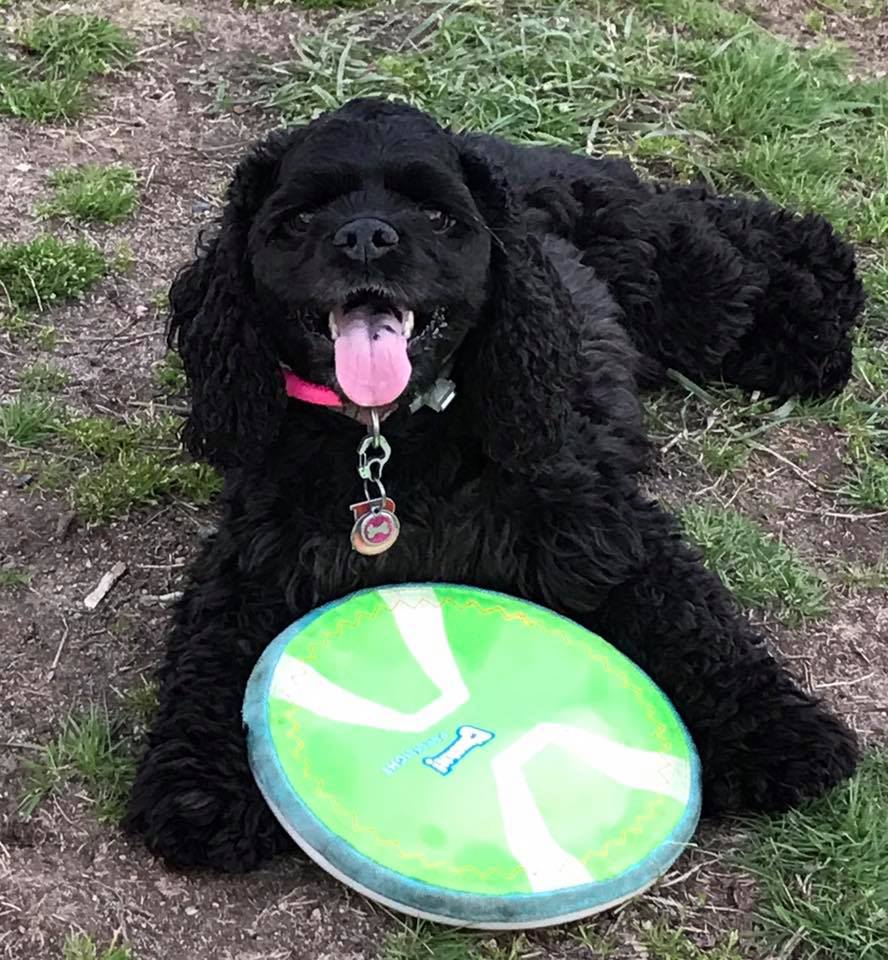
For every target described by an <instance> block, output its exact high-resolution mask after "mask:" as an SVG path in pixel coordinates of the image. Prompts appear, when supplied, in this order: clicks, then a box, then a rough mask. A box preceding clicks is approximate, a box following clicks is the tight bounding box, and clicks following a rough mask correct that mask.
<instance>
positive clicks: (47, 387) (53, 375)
mask: <svg viewBox="0 0 888 960" xmlns="http://www.w3.org/2000/svg"><path fill="white" fill-rule="evenodd" d="M70 381H71V378H70V377H69V376H68V374H67V373H66V372H65V371H64V370H60V369H59V368H58V367H57V366H56V365H55V364H53V363H42V362H38V363H32V364H31V366H30V367H28V368H27V369H26V370H25V371H24V372H23V373H22V376H21V385H22V388H23V389H24V390H27V391H30V392H32V393H56V392H57V391H59V390H61V389H63V388H64V387H66V386H67V385H68V384H69V383H70Z"/></svg>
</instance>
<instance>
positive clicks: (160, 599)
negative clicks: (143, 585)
mask: <svg viewBox="0 0 888 960" xmlns="http://www.w3.org/2000/svg"><path fill="white" fill-rule="evenodd" d="M183 595H184V592H183V591H182V590H173V591H171V592H170V593H143V594H142V595H141V596H140V597H139V603H172V602H173V601H175V600H180V599H181V598H182V596H183Z"/></svg>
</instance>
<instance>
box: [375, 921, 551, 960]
mask: <svg viewBox="0 0 888 960" xmlns="http://www.w3.org/2000/svg"><path fill="white" fill-rule="evenodd" d="M534 955H535V950H534V949H533V948H531V947H530V946H529V945H528V942H527V939H526V938H525V937H524V936H522V935H521V934H517V935H516V936H511V937H510V936H506V935H504V936H501V937H492V936H490V935H488V936H486V937H482V936H479V935H478V934H473V933H469V932H462V931H458V930H449V929H447V928H446V927H440V926H438V925H437V924H432V923H428V922H427V921H424V920H413V921H405V922H404V923H403V924H402V928H401V930H400V931H398V932H397V933H396V934H394V935H392V936H390V937H389V938H388V939H387V940H386V943H385V946H384V947H383V950H382V953H381V955H380V960H523V958H524V957H532V956H534Z"/></svg>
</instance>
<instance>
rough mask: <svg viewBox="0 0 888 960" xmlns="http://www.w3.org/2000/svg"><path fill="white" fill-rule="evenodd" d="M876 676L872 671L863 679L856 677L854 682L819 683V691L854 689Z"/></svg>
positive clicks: (834, 681)
mask: <svg viewBox="0 0 888 960" xmlns="http://www.w3.org/2000/svg"><path fill="white" fill-rule="evenodd" d="M873 676H875V671H874V670H871V671H870V672H869V673H865V674H864V675H863V676H862V677H855V678H854V679H852V680H833V681H831V682H830V683H818V684H817V689H818V690H829V689H830V688H831V687H853V686H854V685H855V684H857V683H863V681H864V680H869V679H870V678H871V677H873Z"/></svg>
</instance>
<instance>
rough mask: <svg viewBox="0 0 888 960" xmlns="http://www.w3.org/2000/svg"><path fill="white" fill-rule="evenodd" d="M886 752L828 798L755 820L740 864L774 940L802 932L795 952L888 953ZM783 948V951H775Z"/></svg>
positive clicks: (864, 959)
mask: <svg viewBox="0 0 888 960" xmlns="http://www.w3.org/2000/svg"><path fill="white" fill-rule="evenodd" d="M886 814H888V754H886V753H884V752H881V753H875V754H872V755H870V756H869V757H868V758H867V759H865V760H864V762H863V764H862V766H861V768H860V771H859V773H858V775H857V776H856V777H855V778H854V779H853V780H851V781H849V782H848V783H846V784H844V785H842V786H840V787H838V788H837V789H835V790H833V791H831V792H830V793H829V794H827V795H826V796H825V797H823V798H821V799H819V800H817V801H814V802H813V803H810V804H808V805H806V806H804V807H802V808H801V809H799V810H795V811H793V812H791V813H789V814H786V815H785V816H783V817H780V818H776V819H773V820H757V821H756V822H755V829H754V830H753V831H752V832H751V835H750V840H749V847H748V849H747V850H746V852H745V854H744V856H743V860H742V865H743V866H745V867H746V868H747V869H749V870H751V871H752V872H754V873H755V875H756V877H757V878H758V894H759V899H758V904H757V913H758V916H759V918H760V920H761V922H762V923H763V925H764V927H765V930H766V932H767V933H768V934H769V939H770V940H773V935H774V934H775V933H776V934H778V935H780V936H782V937H783V938H785V939H786V940H789V938H790V937H796V938H799V945H798V947H797V948H796V950H795V951H794V952H793V954H792V955H793V957H798V958H799V960H803V958H804V960H808V958H811V960H813V958H815V957H829V958H830V960H869V958H872V960H878V958H881V957H884V956H886V955H888V831H886V830H885V819H886ZM776 952H779V951H776Z"/></svg>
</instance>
